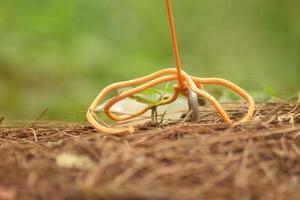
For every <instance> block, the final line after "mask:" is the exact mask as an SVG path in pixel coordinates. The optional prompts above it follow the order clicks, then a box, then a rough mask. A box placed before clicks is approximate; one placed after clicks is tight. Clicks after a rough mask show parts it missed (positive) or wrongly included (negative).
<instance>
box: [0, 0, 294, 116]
mask: <svg viewBox="0 0 300 200" xmlns="http://www.w3.org/2000/svg"><path fill="white" fill-rule="evenodd" d="M173 7H174V12H175V20H176V30H177V36H178V40H179V46H180V51H181V57H182V62H183V65H184V69H185V70H186V71H187V72H189V73H192V74H193V75H195V76H200V77H222V78H226V79H230V80H231V81H233V82H234V83H236V84H238V85H240V86H242V87H243V88H245V89H246V90H247V91H249V92H250V93H251V94H252V95H253V96H254V97H255V98H256V100H259V101H261V100H266V97H267V96H269V95H273V96H278V97H280V98H289V97H291V96H293V95H296V94H297V91H298V90H299V88H300V87H299V86H300V23H299V19H300V1H299V0H187V1H182V0H173ZM0 37H1V38H0V117H1V116H4V117H6V119H10V120H18V119H20V120H26V119H28V120H30V119H34V118H36V117H37V116H38V115H39V113H40V112H42V111H43V110H44V109H45V108H49V111H48V113H47V118H48V119H57V120H84V116H85V114H84V111H85V110H86V109H87V107H88V106H89V104H90V103H91V101H92V100H93V98H94V97H95V96H96V95H97V93H98V92H99V91H100V90H101V88H103V87H104V86H106V85H107V84H110V83H113V82H115V81H121V80H127V79H131V78H135V77H139V76H143V75H146V74H147V73H151V72H154V71H156V70H159V69H162V68H163V67H170V66H173V65H174V64H173V58H172V51H171V48H170V47H171V44H170V39H169V30H168V26H167V20H166V15H165V7H164V1H163V0H151V1H149V0H118V1H113V0H26V1H24V0H0Z"/></svg>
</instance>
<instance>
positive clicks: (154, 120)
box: [129, 84, 172, 127]
mask: <svg viewBox="0 0 300 200" xmlns="http://www.w3.org/2000/svg"><path fill="white" fill-rule="evenodd" d="M171 91H172V89H171V88H170V87H169V84H166V86H165V87H164V89H157V88H150V89H147V90H145V91H143V92H141V93H139V94H136V95H133V96H131V97H129V98H130V99H133V100H135V101H136V102H139V103H142V104H146V105H148V106H149V108H150V110H151V124H152V125H153V126H155V127H161V126H163V125H164V121H165V116H166V114H167V111H164V113H163V114H161V115H159V114H158V110H157V109H158V107H159V106H160V102H161V101H162V100H165V99H167V98H168V95H167V94H168V93H170V92H171Z"/></svg>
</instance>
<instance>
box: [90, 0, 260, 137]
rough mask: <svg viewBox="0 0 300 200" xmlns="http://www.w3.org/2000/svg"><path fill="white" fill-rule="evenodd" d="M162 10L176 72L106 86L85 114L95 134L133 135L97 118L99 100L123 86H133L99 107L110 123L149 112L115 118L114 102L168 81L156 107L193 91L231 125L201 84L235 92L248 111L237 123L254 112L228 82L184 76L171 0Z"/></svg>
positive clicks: (128, 129)
mask: <svg viewBox="0 0 300 200" xmlns="http://www.w3.org/2000/svg"><path fill="white" fill-rule="evenodd" d="M165 2H166V7H167V16H168V21H169V26H170V33H171V39H172V46H173V53H174V58H175V63H176V69H173V68H168V69H163V70H160V71H158V72H155V73H153V74H150V75H148V76H144V77H142V78H137V79H134V80H130V81H124V82H119V83H114V84H112V85H109V86H107V87H105V88H104V89H103V90H102V91H101V92H100V93H99V95H98V96H97V97H96V99H95V100H94V101H93V103H92V104H91V106H90V107H89V109H88V111H87V120H88V122H89V123H90V124H91V125H92V126H93V127H94V128H96V129H97V130H98V131H101V132H104V133H109V134H128V133H133V132H134V131H135V128H134V127H125V128H116V127H109V126H107V125H106V124H103V123H102V122H100V121H99V120H98V119H97V115H96V112H97V107H98V106H99V105H100V103H101V102H102V100H103V99H104V98H105V97H106V96H107V95H108V94H109V93H110V92H112V91H114V90H118V89H120V88H124V87H132V86H136V85H138V86H137V87H135V88H132V89H129V90H127V91H124V92H122V93H121V94H119V95H117V96H115V97H113V98H111V99H109V100H108V101H107V102H106V103H105V104H104V106H103V111H104V113H105V114H106V115H107V116H108V117H109V118H110V119H112V120H114V121H125V120H129V119H132V118H135V117H138V116H140V115H142V114H144V113H145V112H147V111H148V110H150V109H151V107H150V106H149V105H147V106H145V107H144V108H142V109H140V110H138V111H137V112H135V113H133V114H131V115H123V116H119V115H116V114H114V113H112V112H111V111H110V109H111V107H112V106H113V105H115V104H116V103H118V102H120V101H122V100H123V99H125V98H128V97H131V96H133V95H135V94H138V93H140V92H142V91H144V90H146V89H148V88H150V87H154V86H156V85H158V84H162V83H166V82H170V81H175V80H177V81H178V84H179V85H173V91H174V92H173V94H172V95H171V96H170V97H168V98H167V99H163V100H161V101H160V102H159V103H158V105H159V106H161V105H166V104H170V103H172V102H174V101H175V100H176V99H177V98H178V96H179V93H182V94H184V95H186V91H187V90H188V89H190V90H191V91H193V92H195V93H196V94H197V95H199V96H201V97H203V98H205V99H207V100H208V101H209V102H210V103H211V104H212V106H213V107H214V108H215V109H216V111H217V112H218V113H219V114H220V116H221V117H222V119H223V121H224V122H225V123H227V124H231V123H233V122H232V121H231V119H230V118H229V116H228V115H227V113H226V112H225V110H224V109H223V107H222V106H221V104H220V103H219V102H218V101H217V100H216V99H215V98H214V97H213V96H211V95H210V94H209V93H207V92H206V91H204V90H203V88H202V86H203V84H209V85H222V86H225V87H226V88H228V89H230V90H232V91H233V92H235V93H237V94H238V95H239V96H241V97H242V98H243V99H244V100H245V101H246V103H247V104H248V112H247V113H246V115H245V116H244V118H242V119H241V120H240V121H238V122H237V123H242V122H249V121H250V120H251V119H252V116H253V113H254V109H255V103H254V101H253V98H252V97H251V96H250V95H249V94H248V93H247V92H245V91H244V90H243V89H242V88H240V87H238V86H237V85H235V84H233V83H231V82H230V81H227V80H224V79H220V78H197V77H193V76H189V75H188V74H187V73H185V72H184V71H183V70H182V69H181V63H180V57H179V50H178V45H177V40H176V34H175V26H174V21H173V14H172V6H171V0H165Z"/></svg>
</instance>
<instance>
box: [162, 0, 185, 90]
mask: <svg viewBox="0 0 300 200" xmlns="http://www.w3.org/2000/svg"><path fill="white" fill-rule="evenodd" d="M165 2H166V8H167V16H168V22H169V26H170V33H171V40H172V46H173V53H174V58H175V63H176V69H177V76H178V82H179V86H180V88H181V89H182V90H183V89H184V84H183V82H182V75H181V62H180V57H179V50H178V45H177V39H176V33H175V25H174V20H173V12H172V4H171V0H165Z"/></svg>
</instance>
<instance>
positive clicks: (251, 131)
mask: <svg viewBox="0 0 300 200" xmlns="http://www.w3.org/2000/svg"><path fill="white" fill-rule="evenodd" d="M202 111H203V112H201V121H200V122H199V123H189V122H185V121H184V120H180V121H177V122H173V123H171V124H168V125H166V126H164V127H158V128H155V127H150V126H149V125H147V124H149V123H147V124H145V125H140V126H139V131H137V132H136V133H135V134H132V135H126V136H112V135H106V134H103V133H97V132H96V131H95V130H94V129H93V128H91V127H89V126H88V125H86V124H72V123H49V122H35V123H27V124H25V125H14V126H4V125H2V127H1V128H0V153H1V154H0V159H1V160H0V199H6V200H13V199H109V200H110V199H128V200H129V199H130V200H131V199H134V200H144V199H145V200H146V199H151V200H152V199H154V200H156V199H157V200H163V199H178V200H182V199H186V200H193V199H220V200H221V199H244V200H250V199H264V200H265V199H291V200H292V199H295V200H296V199H300V105H299V103H298V104H297V103H263V104H259V105H257V110H256V113H255V117H254V119H253V121H252V122H251V123H245V124H239V125H233V126H228V125H225V124H222V123H221V120H220V119H219V117H218V115H217V114H216V113H215V112H214V111H213V110H212V109H211V108H208V107H206V108H203V109H202ZM227 111H229V112H230V115H231V117H232V118H234V119H237V118H239V117H241V116H242V114H243V113H244V112H245V108H244V107H241V106H237V105H234V104H230V105H227ZM67 153H68V154H67ZM62 154H67V155H73V157H75V158H74V159H75V164H74V163H73V165H66V164H64V165H62V164H61V163H59V162H58V157H60V156H61V155H62ZM76 156H77V157H76ZM82 157H84V158H85V161H86V160H88V161H89V162H88V163H89V165H88V164H85V166H86V167H82V166H81V165H79V164H78V163H80V162H83V161H82V159H81V158H82ZM79 158H80V159H79ZM76 159H77V161H76ZM66 162H67V163H68V162H69V164H70V162H73V161H68V160H67V159H66ZM76 162H78V163H77V164H76ZM91 163H92V164H91ZM87 166H90V167H87Z"/></svg>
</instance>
